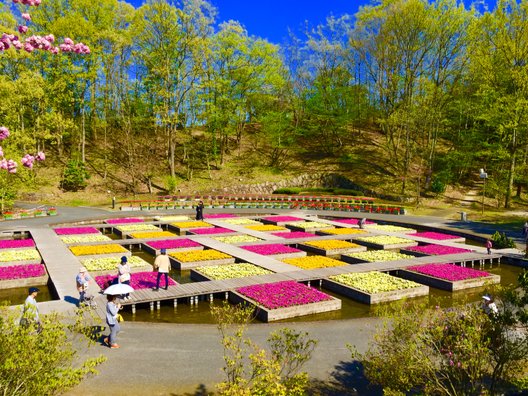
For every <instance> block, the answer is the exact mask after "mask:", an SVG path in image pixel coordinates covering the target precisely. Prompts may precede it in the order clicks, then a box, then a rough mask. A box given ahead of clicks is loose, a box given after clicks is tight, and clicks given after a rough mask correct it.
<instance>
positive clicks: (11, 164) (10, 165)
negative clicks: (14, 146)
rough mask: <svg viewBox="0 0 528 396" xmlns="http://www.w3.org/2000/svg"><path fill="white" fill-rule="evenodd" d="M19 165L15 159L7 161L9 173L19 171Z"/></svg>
mask: <svg viewBox="0 0 528 396" xmlns="http://www.w3.org/2000/svg"><path fill="white" fill-rule="evenodd" d="M17 166H18V164H17V163H16V162H15V161H13V160H9V161H7V171H8V172H9V173H16V172H17Z"/></svg>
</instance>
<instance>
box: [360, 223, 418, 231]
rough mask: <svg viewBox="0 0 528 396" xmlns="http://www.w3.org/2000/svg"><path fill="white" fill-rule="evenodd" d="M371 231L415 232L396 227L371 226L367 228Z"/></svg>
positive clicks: (410, 229)
mask: <svg viewBox="0 0 528 396" xmlns="http://www.w3.org/2000/svg"><path fill="white" fill-rule="evenodd" d="M367 228H368V229H369V230H376V231H384V232H414V231H415V230H413V229H412V228H407V227H400V226H394V225H381V224H371V225H368V227H367Z"/></svg>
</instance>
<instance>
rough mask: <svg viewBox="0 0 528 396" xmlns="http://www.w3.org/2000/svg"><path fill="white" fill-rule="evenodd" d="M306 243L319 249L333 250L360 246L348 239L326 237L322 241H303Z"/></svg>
mask: <svg viewBox="0 0 528 396" xmlns="http://www.w3.org/2000/svg"><path fill="white" fill-rule="evenodd" d="M303 243H304V244H305V245H309V246H313V247H316V248H319V249H324V250H332V249H347V248H357V247H360V246H359V245H356V244H355V243H350V242H347V241H340V240H337V239H326V240H321V241H308V242H303Z"/></svg>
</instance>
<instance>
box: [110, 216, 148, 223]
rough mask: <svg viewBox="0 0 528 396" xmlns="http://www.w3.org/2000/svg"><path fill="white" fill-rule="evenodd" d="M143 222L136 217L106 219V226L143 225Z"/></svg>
mask: <svg viewBox="0 0 528 396" xmlns="http://www.w3.org/2000/svg"><path fill="white" fill-rule="evenodd" d="M144 221H145V220H143V219H140V218H138V217H123V218H120V219H108V220H106V223H107V224H130V223H143V222H144Z"/></svg>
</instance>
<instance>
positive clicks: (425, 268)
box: [407, 264, 490, 281]
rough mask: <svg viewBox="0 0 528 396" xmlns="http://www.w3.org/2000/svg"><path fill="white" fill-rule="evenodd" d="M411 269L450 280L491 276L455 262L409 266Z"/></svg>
mask: <svg viewBox="0 0 528 396" xmlns="http://www.w3.org/2000/svg"><path fill="white" fill-rule="evenodd" d="M407 269H408V270H410V271H414V272H419V273H421V274H425V275H429V276H434V277H435V278H441V279H446V280H449V281H459V280H465V279H473V278H480V277H485V276H489V275H490V274H489V273H487V272H485V271H479V270H476V269H473V268H466V267H459V266H457V265H455V264H425V265H417V266H413V267H408V268H407Z"/></svg>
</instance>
